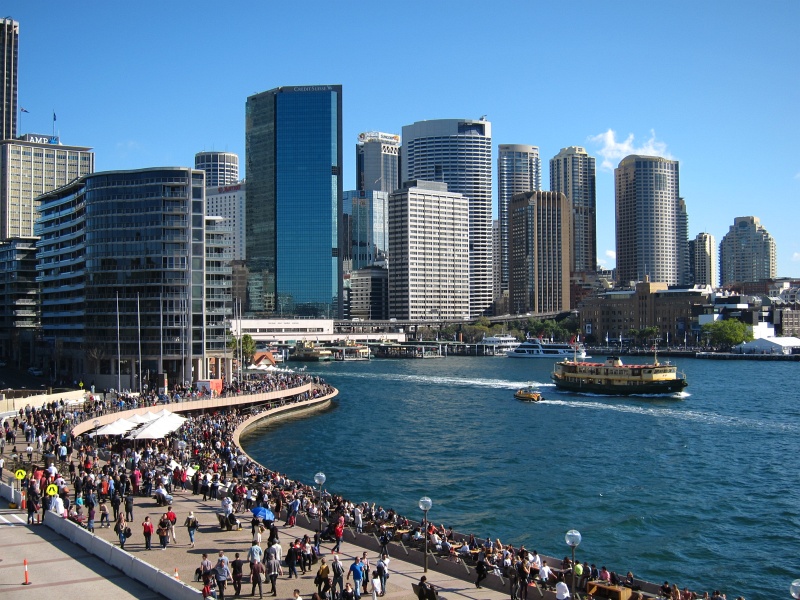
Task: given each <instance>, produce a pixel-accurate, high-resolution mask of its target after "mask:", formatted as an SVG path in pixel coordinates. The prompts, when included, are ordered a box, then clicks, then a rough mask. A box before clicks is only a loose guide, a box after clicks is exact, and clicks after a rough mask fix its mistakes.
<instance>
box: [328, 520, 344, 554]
mask: <svg viewBox="0 0 800 600" xmlns="http://www.w3.org/2000/svg"><path fill="white" fill-rule="evenodd" d="M333 535H334V536H336V543H335V544H334V546H333V548H332V549H331V552H341V549H342V539H343V538H344V517H339V522H338V523H336V527H334V529H333Z"/></svg>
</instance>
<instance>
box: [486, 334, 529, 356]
mask: <svg viewBox="0 0 800 600" xmlns="http://www.w3.org/2000/svg"><path fill="white" fill-rule="evenodd" d="M520 343H521V342H520V341H519V340H518V339H517V338H515V337H514V336H513V335H493V336H490V337H484V338H483V339H482V340H481V341H480V342H478V344H479V345H481V346H491V347H492V348H494V352H495V355H497V356H503V355H504V354H507V353H508V352H509V351H510V350H513V349H514V348H516V347H517V346H519V345H520Z"/></svg>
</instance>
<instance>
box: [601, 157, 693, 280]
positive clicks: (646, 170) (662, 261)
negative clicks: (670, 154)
mask: <svg viewBox="0 0 800 600" xmlns="http://www.w3.org/2000/svg"><path fill="white" fill-rule="evenodd" d="M614 181H615V190H616V221H617V223H616V230H617V231H616V234H617V235H616V237H617V281H618V282H620V283H622V284H626V283H628V282H630V281H642V280H643V279H644V278H645V276H647V275H649V276H650V281H657V282H661V283H667V284H682V283H685V280H686V271H687V268H688V264H689V260H688V239H687V234H686V231H687V223H688V221H687V216H686V204H685V203H684V202H683V200H682V199H681V197H680V189H679V170H678V161H676V160H668V159H666V158H660V157H657V156H637V155H631V156H627V157H625V158H623V159H622V161H621V162H620V163H619V166H618V167H617V168H616V169H615V170H614Z"/></svg>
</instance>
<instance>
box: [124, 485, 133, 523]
mask: <svg viewBox="0 0 800 600" xmlns="http://www.w3.org/2000/svg"><path fill="white" fill-rule="evenodd" d="M125 520H126V521H133V494H131V493H130V492H128V495H127V496H125Z"/></svg>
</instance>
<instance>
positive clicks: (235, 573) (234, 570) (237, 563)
mask: <svg viewBox="0 0 800 600" xmlns="http://www.w3.org/2000/svg"><path fill="white" fill-rule="evenodd" d="M243 568H244V561H243V560H242V559H241V558H239V553H238V552H237V553H236V554H234V559H233V561H232V562H231V577H233V593H234V595H235V596H239V595H241V593H242V578H243V577H244V572H243Z"/></svg>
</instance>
